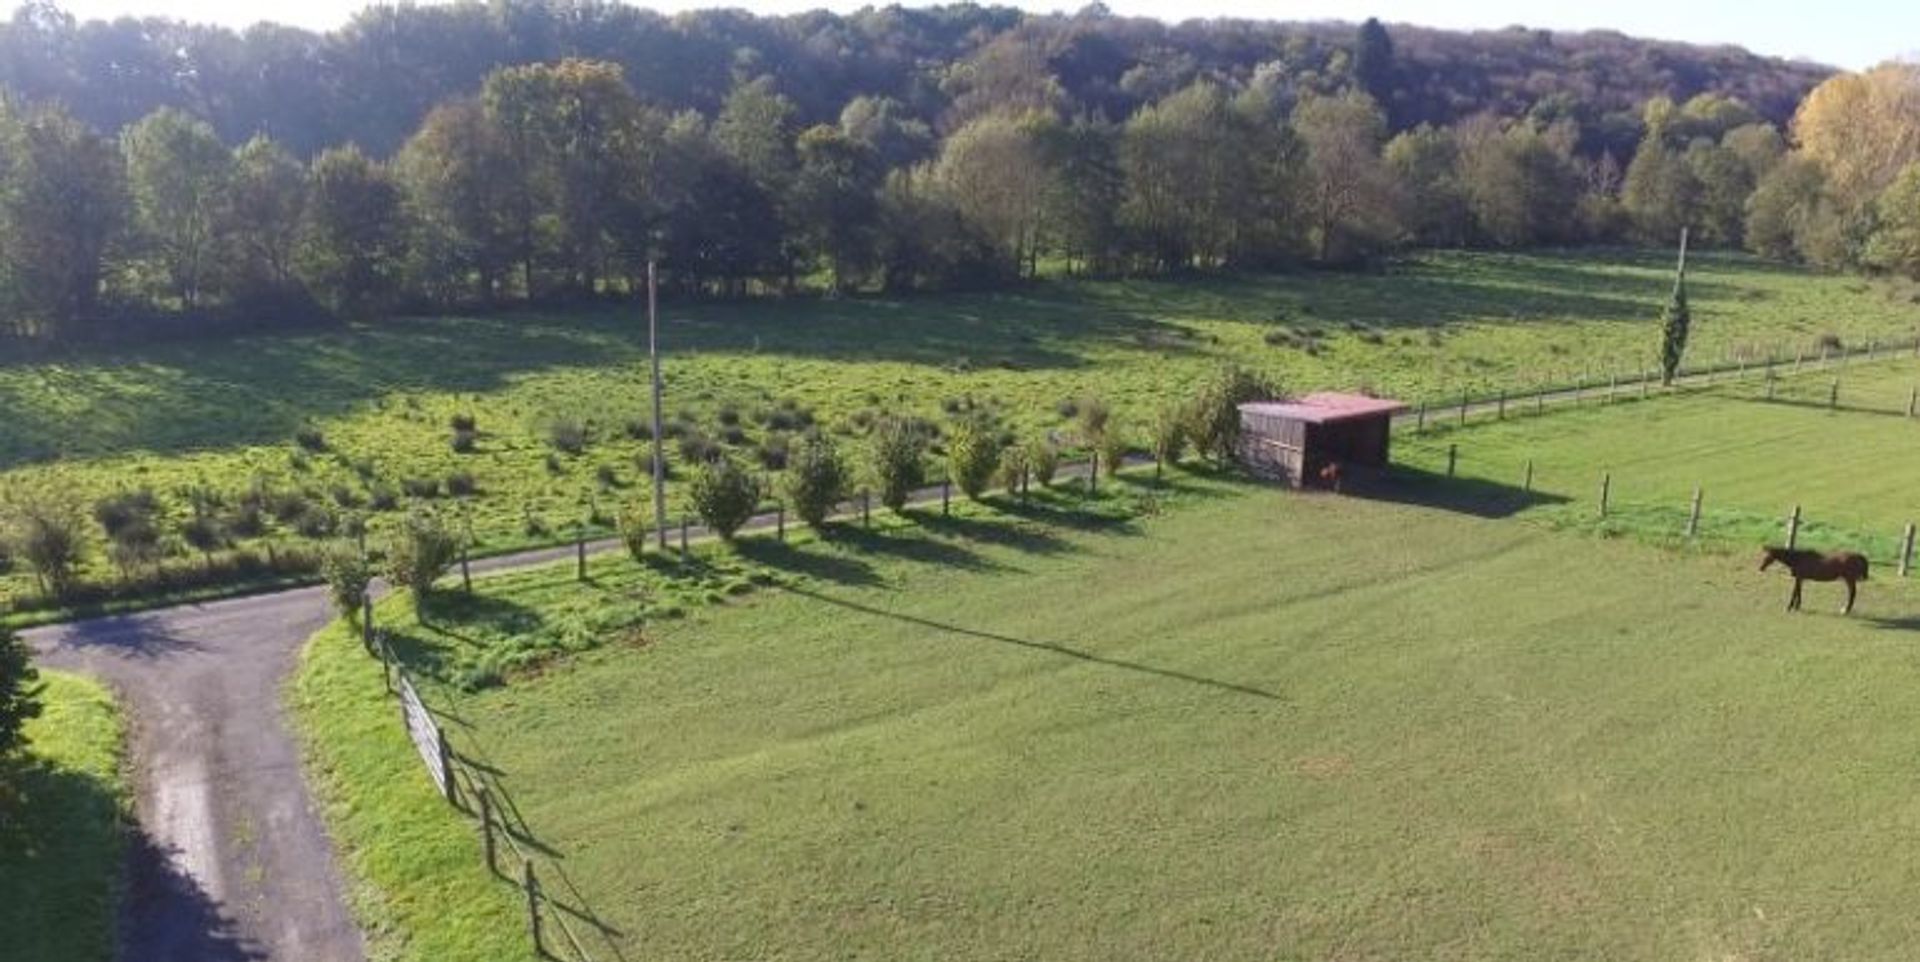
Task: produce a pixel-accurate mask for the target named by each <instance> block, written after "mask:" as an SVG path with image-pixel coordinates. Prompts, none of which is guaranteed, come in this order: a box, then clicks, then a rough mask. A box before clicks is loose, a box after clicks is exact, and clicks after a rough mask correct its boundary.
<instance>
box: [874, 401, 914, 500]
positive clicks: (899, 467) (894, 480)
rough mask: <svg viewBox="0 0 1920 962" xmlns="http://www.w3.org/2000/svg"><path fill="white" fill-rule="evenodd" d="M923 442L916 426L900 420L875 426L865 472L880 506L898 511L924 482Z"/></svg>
mask: <svg viewBox="0 0 1920 962" xmlns="http://www.w3.org/2000/svg"><path fill="white" fill-rule="evenodd" d="M926 450H927V439H926V435H925V433H924V432H922V431H921V429H920V428H919V426H917V425H915V424H914V423H912V422H911V421H907V420H905V419H902V418H886V419H884V420H882V421H880V422H879V423H878V424H875V425H874V427H873V436H872V438H871V447H869V449H868V470H869V471H870V472H871V473H872V475H873V481H874V484H876V485H878V486H879V488H880V503H881V504H884V505H886V506H887V507H889V508H892V509H893V510H894V511H896V512H897V511H900V510H903V509H904V508H906V506H907V499H908V498H909V497H911V496H912V495H913V492H914V491H915V490H917V489H919V488H920V487H921V486H922V485H924V484H926V483H927V476H926V465H925V464H924V463H923V460H922V458H923V456H924V455H925V453H926Z"/></svg>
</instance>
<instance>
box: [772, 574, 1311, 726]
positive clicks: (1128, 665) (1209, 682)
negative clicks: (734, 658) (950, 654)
mask: <svg viewBox="0 0 1920 962" xmlns="http://www.w3.org/2000/svg"><path fill="white" fill-rule="evenodd" d="M785 590H786V591H789V592H792V593H793V594H796V595H800V596H801V597H804V598H810V599H812V600H814V601H818V602H821V603H822V604H828V605H833V606H834V607H836V608H845V609H847V610H848V611H854V612H858V613H860V614H863V615H872V616H874V617H876V618H890V619H892V620H894V621H902V622H906V623H907V624H910V625H918V626H920V627H922V628H930V629H933V630H935V631H943V632H947V633H949V634H955V635H962V636H965V637H968V638H977V639H980V640H982V641H993V642H998V643H1000V644H1003V645H1014V646H1017V647H1020V648H1028V649H1032V650H1034V651H1044V652H1048V653H1050V654H1055V655H1059V656H1061V657H1063V658H1072V659H1074V660H1076V661H1084V662H1089V663H1091V664H1096V665H1105V666H1107V667H1109V668H1119V669H1124V670H1126V671H1134V672H1140V673H1141V674H1146V675H1157V676H1159V677H1161V678H1170V679H1173V680H1175V681H1183V682H1188V683H1190V684H1195V685H1204V686H1206V687H1208V688H1215V689H1218V690H1220V691H1227V692H1233V693H1235V694H1240V695H1251V696H1253V697H1255V698H1265V699H1267V700H1269V701H1285V700H1286V699H1284V698H1283V697H1281V696H1280V695H1278V694H1275V693H1274V692H1270V691H1267V690H1266V689H1264V688H1255V687H1253V686H1251V685H1242V684H1239V683H1237V682H1231V681H1221V680H1220V679H1218V678H1208V677H1206V676H1204V675H1193V674H1188V673H1187V672H1184V671H1176V670H1174V669H1171V668H1160V667H1156V666H1154V665H1147V664H1142V663H1140V662H1137V661H1128V660H1126V659H1123V658H1109V657H1107V656H1105V655H1096V654H1094V653H1092V652H1089V651H1081V650H1080V649H1078V648H1070V647H1068V646H1066V645H1060V644H1055V643H1053V642H1047V641H1033V640H1030V639H1026V638H1015V637H1013V636H1012V635H1001V634H995V633H993V632H990V631H979V630H977V629H973V628H966V627H962V626H960V625H950V624H947V623H945V622H940V621H934V620H932V619H930V618H920V617H917V616H914V615H908V614H902V613H900V612H897V611H885V610H882V609H879V608H874V607H872V606H869V605H863V604H860V603H859V602H855V601H848V600H846V599H845V598H835V597H833V596H831V595H824V594H821V593H819V592H817V591H809V590H807V589H806V588H797V587H791V586H789V587H787V588H786V589H785Z"/></svg>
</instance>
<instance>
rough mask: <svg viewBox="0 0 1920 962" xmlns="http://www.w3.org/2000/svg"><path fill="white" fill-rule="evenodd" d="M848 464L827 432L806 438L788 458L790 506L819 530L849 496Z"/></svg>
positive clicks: (795, 512) (796, 513)
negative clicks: (835, 447) (835, 507)
mask: <svg viewBox="0 0 1920 962" xmlns="http://www.w3.org/2000/svg"><path fill="white" fill-rule="evenodd" d="M847 487H848V477H847V465H846V462H845V461H842V460H841V459H840V452H839V451H837V450H835V449H834V446H833V442H832V441H831V440H829V439H828V438H826V437H825V436H824V435H815V436H813V437H809V438H804V439H802V440H801V442H800V444H799V446H798V447H797V448H794V449H793V451H792V453H791V454H790V455H789V457H788V458H787V471H786V476H785V491H784V494H785V496H786V500H787V506H788V507H789V508H791V509H792V510H793V513H794V514H795V515H796V516H797V517H799V518H800V520H802V521H805V522H806V523H807V526H808V527H811V528H813V529H815V530H819V529H820V527H821V526H823V525H825V524H826V522H827V516H828V515H830V514H832V513H833V509H834V506H835V505H838V504H839V503H840V502H842V501H844V500H846V498H847Z"/></svg>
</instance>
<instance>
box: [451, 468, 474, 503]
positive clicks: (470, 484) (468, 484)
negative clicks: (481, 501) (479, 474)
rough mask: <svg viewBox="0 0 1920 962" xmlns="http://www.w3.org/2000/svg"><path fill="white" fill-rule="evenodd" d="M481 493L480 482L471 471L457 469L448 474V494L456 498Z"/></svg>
mask: <svg viewBox="0 0 1920 962" xmlns="http://www.w3.org/2000/svg"><path fill="white" fill-rule="evenodd" d="M478 493H480V483H479V482H477V481H475V480H474V479H473V473H472V472H470V471H455V472H454V473H452V474H449V475H447V494H449V495H451V496H453V497H456V498H470V497H473V496H474V495H476V494H478Z"/></svg>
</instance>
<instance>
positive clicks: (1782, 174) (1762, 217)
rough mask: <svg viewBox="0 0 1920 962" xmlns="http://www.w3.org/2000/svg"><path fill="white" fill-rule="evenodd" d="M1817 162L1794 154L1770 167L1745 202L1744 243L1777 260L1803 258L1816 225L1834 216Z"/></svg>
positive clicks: (1824, 174) (1823, 172)
mask: <svg viewBox="0 0 1920 962" xmlns="http://www.w3.org/2000/svg"><path fill="white" fill-rule="evenodd" d="M1832 206H1833V205H1832V203H1831V201H1830V200H1829V198H1828V196H1827V176H1826V171H1824V170H1822V169H1821V167H1820V164H1819V162H1818V161H1815V160H1813V159H1811V158H1808V157H1805V156H1801V155H1799V154H1795V155H1792V156H1789V157H1787V158H1786V159H1785V160H1782V161H1781V162H1780V163H1778V164H1776V165H1774V167H1773V169H1771V170H1769V171H1767V173H1766V175H1765V176H1763V177H1761V178H1760V182H1759V184H1758V185H1757V186H1755V187H1754V191H1753V195H1752V196H1750V197H1748V198H1747V223H1746V230H1745V234H1746V243H1747V248H1748V249H1749V250H1752V251H1753V252H1755V253H1757V254H1763V255H1765V256H1768V257H1773V258H1777V259H1780V260H1789V259H1792V258H1795V257H1799V256H1803V255H1804V253H1805V252H1806V251H1807V250H1808V249H1809V247H1810V246H1811V241H1812V239H1813V234H1814V230H1815V227H1816V225H1818V224H1819V223H1820V222H1822V221H1824V220H1828V219H1830V218H1832V217H1833V216H1834V214H1833V213H1832Z"/></svg>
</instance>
